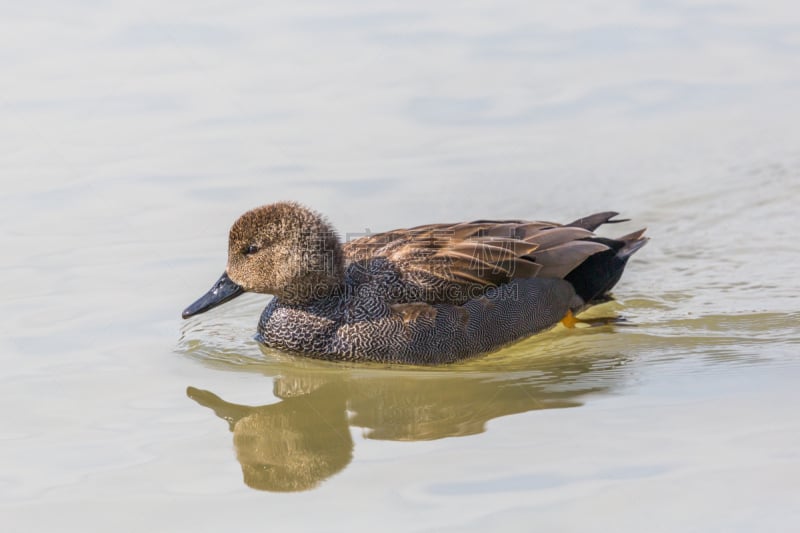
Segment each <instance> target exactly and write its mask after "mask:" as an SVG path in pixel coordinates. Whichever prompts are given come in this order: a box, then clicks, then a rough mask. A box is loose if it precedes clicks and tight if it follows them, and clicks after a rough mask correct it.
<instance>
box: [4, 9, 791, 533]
mask: <svg viewBox="0 0 800 533" xmlns="http://www.w3.org/2000/svg"><path fill="white" fill-rule="evenodd" d="M531 6H532V7H527V8H525V7H522V6H520V5H515V4H514V3H511V2H471V3H468V4H464V3H455V2H437V3H435V4H433V5H428V4H425V3H409V2H403V3H393V2H378V3H375V2H372V3H370V4H369V5H367V4H361V3H356V2H337V3H336V5H335V6H334V5H331V4H330V3H325V2H318V3H304V4H302V5H291V6H290V5H288V4H274V5H273V4H264V3H263V2H246V1H240V2H226V3H213V2H204V3H201V4H198V3H186V2H171V3H169V4H168V5H165V4H163V3H156V2H140V3H138V4H137V5H135V6H134V5H132V4H131V5H115V6H113V5H105V4H97V3H94V2H77V3H75V2H73V3H70V5H67V4H63V3H56V2H40V3H35V4H25V5H23V4H19V5H15V6H11V5H9V6H6V8H5V9H4V15H3V31H2V32H0V43H1V44H2V46H0V49H1V50H4V52H2V53H0V66H1V67H2V72H3V74H2V80H3V83H2V84H1V85H2V87H0V107H2V113H3V120H2V122H1V123H0V142H1V143H2V146H3V148H2V150H0V176H2V184H3V186H2V193H0V227H2V229H3V231H2V232H0V244H1V245H2V249H3V250H4V253H3V255H2V256H1V257H0V271H1V272H2V277H3V279H4V283H3V298H2V300H0V317H2V321H0V364H2V368H3V372H2V375H0V405H2V407H0V412H1V413H2V419H3V421H4V424H3V428H2V429H0V517H2V523H3V524H4V529H7V530H9V531H86V530H93V531H94V530H97V531H104V530H109V529H113V530H115V531H142V530H148V529H150V530H164V531H189V530H191V531H220V530H223V529H226V530H231V529H232V530H237V531H247V530H255V529H256V528H258V529H264V528H270V529H274V528H280V529H281V530H283V531H302V530H321V529H325V530H336V531H352V530H366V529H374V528H376V527H379V528H381V529H384V530H388V531H433V530H436V531H465V530H472V531H483V530H486V529H487V528H491V529H502V530H508V531H529V530H531V528H532V527H537V528H538V529H541V530H543V531H587V530H597V531H608V530H614V531H681V532H684V531H703V532H708V531H754V530H759V531H795V530H796V529H797V526H798V524H800V511H798V509H800V490H798V485H797V481H796V480H797V479H798V477H799V476H800V454H798V449H800V422H798V420H800V419H798V417H797V414H796V406H797V405H798V401H799V400H800V393H799V392H798V387H797V383H798V380H799V379H800V358H798V353H799V352H800V350H798V346H799V345H800V335H798V320H799V319H800V306H798V294H799V292H800V291H798V289H800V283H799V282H798V281H797V275H796V264H797V262H798V259H800V246H798V244H797V242H796V237H795V235H794V232H795V228H796V227H797V223H798V217H797V208H796V204H797V201H798V199H800V151H798V148H797V147H798V143H799V142H800V134H798V129H797V123H798V119H800V113H799V112H798V109H800V108H798V106H797V100H798V95H799V94H800V92H799V91H800V74H798V73H800V60H798V58H800V54H798V51H799V50H798V49H800V31H798V27H800V25H798V24H799V23H800V10H798V8H797V7H796V6H795V5H794V4H793V3H791V2H777V1H776V2H768V3H766V4H765V3H763V2H760V3H759V2H743V1H734V2H730V3H725V4H720V3H711V2H699V3H691V4H690V3H682V2H676V1H667V2H640V3H633V2H631V3H627V2H623V3H620V2H616V3H614V4H613V6H609V5H608V4H607V3H595V2H588V1H587V2H581V3H578V4H575V3H574V2H573V3H570V4H564V5H563V6H540V5H534V4H531ZM281 199H293V200H299V201H302V202H304V203H306V204H307V205H310V206H312V207H314V208H316V209H318V210H320V211H322V212H324V213H326V214H327V215H328V216H329V217H330V219H331V220H332V222H333V223H334V224H335V226H336V227H338V228H339V229H340V230H341V231H342V233H343V234H344V233H357V232H363V231H365V230H370V231H381V230H387V229H391V228H394V227H403V226H406V227H407V226H411V225H416V224H421V223H426V222H434V221H457V220H466V219H473V218H486V217H497V218H503V217H509V218H539V219H555V220H563V221H566V220H570V219H572V218H576V217H578V216H581V215H584V214H586V213H589V212H593V211H598V210H606V209H616V210H619V211H621V212H623V214H624V215H625V216H628V217H631V218H632V219H633V222H631V223H628V224H625V225H624V227H620V226H617V227H614V228H613V230H614V232H617V231H619V232H626V231H632V230H634V229H637V228H638V227H641V226H645V225H646V226H647V227H648V228H649V229H648V233H649V235H650V236H651V237H652V241H651V242H650V243H649V244H648V246H647V247H645V248H644V249H642V251H641V252H639V253H637V255H636V256H635V257H634V259H633V260H632V261H631V264H630V266H629V268H628V271H627V272H626V274H625V276H624V278H623V280H622V283H621V284H620V285H619V286H618V288H617V290H616V291H615V293H616V296H617V301H616V302H613V303H610V304H606V305H604V306H601V307H598V308H595V309H593V310H592V311H591V312H590V316H594V317H616V318H617V320H616V321H615V322H613V323H612V324H610V325H606V326H601V327H594V328H585V329H576V330H572V331H568V330H565V329H556V330H554V331H552V332H549V333H546V334H543V335H540V336H538V337H535V338H533V339H530V340H527V341H524V342H522V343H520V344H517V345H515V346H513V347H511V348H509V349H507V350H504V351H502V352H500V353H496V354H493V355H490V356H488V357H484V358H481V359H479V360H475V361H470V362H467V363H464V364H460V365H454V366H450V367H446V368H435V369H417V368H393V369H392V368H384V367H381V366H375V365H335V364H330V363H321V362H314V361H305V360H298V359H294V358H290V357H286V356H282V355H280V354H276V353H272V352H262V351H261V350H260V349H259V347H258V345H257V344H256V343H255V342H253V340H252V334H253V332H254V329H255V324H256V319H257V315H258V313H259V311H260V309H261V308H262V307H263V306H264V305H265V303H266V301H267V297H262V296H256V295H247V296H244V297H242V298H240V299H238V300H237V301H236V302H234V303H231V304H228V305H227V306H224V307H222V308H219V309H217V310H215V311H213V312H211V313H209V314H206V315H202V316H200V317H197V318H196V319H192V320H189V321H181V320H180V319H179V315H180V311H181V310H182V309H183V308H184V307H185V306H186V305H187V304H188V303H190V302H191V301H193V300H194V299H195V298H196V297H197V296H199V295H200V294H201V293H202V292H204V291H205V290H206V289H207V288H208V286H210V284H211V283H212V282H213V281H214V280H215V279H216V278H217V277H218V275H219V274H220V273H221V271H222V269H223V267H224V261H225V257H224V253H225V240H226V233H227V229H228V227H229V225H230V224H231V223H232V221H233V220H234V219H235V218H236V216H238V215H239V214H240V213H241V212H242V211H244V210H245V209H247V208H250V207H253V206H255V205H259V204H262V203H268V202H272V201H276V200H281Z"/></svg>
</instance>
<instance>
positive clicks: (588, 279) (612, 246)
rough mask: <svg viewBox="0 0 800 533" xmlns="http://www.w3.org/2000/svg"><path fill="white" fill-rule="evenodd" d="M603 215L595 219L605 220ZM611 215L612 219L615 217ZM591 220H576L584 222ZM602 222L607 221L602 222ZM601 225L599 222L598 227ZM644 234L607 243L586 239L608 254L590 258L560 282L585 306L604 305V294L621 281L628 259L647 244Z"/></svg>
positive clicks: (642, 230) (600, 239)
mask: <svg viewBox="0 0 800 533" xmlns="http://www.w3.org/2000/svg"><path fill="white" fill-rule="evenodd" d="M607 214H610V213H600V214H599V215H603V216H605V215H607ZM614 215H616V213H615V214H614ZM614 215H612V216H614ZM595 216H598V215H592V217H595ZM592 217H586V218H585V219H578V220H579V221H580V220H587V219H591V218H592ZM576 222H578V221H576ZM604 222H609V221H608V220H607V219H606V220H605V221H604ZM604 222H600V224H603V223H604ZM611 222H621V221H611ZM594 223H595V221H594V220H593V221H591V224H594ZM573 224H574V223H573ZM598 225H599V224H598ZM581 227H582V226H581ZM595 227H596V226H595ZM587 229H588V228H587ZM644 232H645V229H641V230H638V231H634V232H633V233H629V234H628V235H624V236H622V237H618V238H616V239H607V238H605V237H589V238H588V239H587V240H590V241H594V242H599V243H601V244H605V245H606V246H608V250H605V251H603V252H598V253H596V254H594V255H590V256H589V257H587V258H586V260H585V261H584V262H583V263H581V264H580V265H578V266H577V267H575V268H574V269H573V270H572V271H571V272H570V273H569V274H567V275H566V277H565V278H564V279H565V280H566V281H568V282H570V283H571V284H572V286H573V287H574V288H575V292H576V293H577V294H578V296H580V297H581V299H582V300H583V301H584V302H585V304H586V305H591V304H595V303H600V302H605V301H608V300H610V299H611V297H610V296H609V295H608V292H609V291H610V290H611V289H612V288H613V287H614V285H616V284H617V282H618V281H619V279H620V277H622V272H623V271H624V270H625V265H626V264H627V262H628V259H630V257H631V255H633V254H634V253H635V252H636V251H637V250H639V249H640V248H641V247H642V246H644V245H645V244H647V241H648V240H649V239H648V238H647V237H645V236H644Z"/></svg>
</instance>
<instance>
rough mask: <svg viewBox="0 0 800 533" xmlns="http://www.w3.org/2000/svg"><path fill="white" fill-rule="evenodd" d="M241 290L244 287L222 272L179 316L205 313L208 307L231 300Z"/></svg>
mask: <svg viewBox="0 0 800 533" xmlns="http://www.w3.org/2000/svg"><path fill="white" fill-rule="evenodd" d="M243 292H244V289H243V288H241V287H240V286H239V285H237V284H236V283H234V282H233V281H231V278H229V277H228V273H227V272H224V273H223V274H222V275H221V276H220V277H219V279H218V280H217V282H216V283H214V285H213V286H212V287H211V289H210V290H209V291H208V292H207V293H205V294H204V295H203V296H201V297H200V298H199V299H198V300H197V301H196V302H194V303H193V304H192V305H190V306H189V307H187V308H186V309H184V310H183V313H182V314H181V316H182V317H183V318H189V317H190V316H194V315H199V314H200V313H205V312H206V311H208V310H209V309H213V308H215V307H216V306H218V305H221V304H224V303H225V302H227V301H228V300H233V299H234V298H236V297H237V296H239V295H240V294H242V293H243Z"/></svg>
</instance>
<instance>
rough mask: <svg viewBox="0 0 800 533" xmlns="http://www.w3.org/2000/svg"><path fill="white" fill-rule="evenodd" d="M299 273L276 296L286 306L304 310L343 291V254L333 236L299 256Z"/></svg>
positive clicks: (309, 247) (330, 235)
mask: <svg viewBox="0 0 800 533" xmlns="http://www.w3.org/2000/svg"><path fill="white" fill-rule="evenodd" d="M303 267H304V268H302V269H301V273H300V274H299V275H297V276H294V277H293V279H292V280H291V282H290V283H289V284H287V285H286V286H285V287H284V290H282V291H280V294H276V296H277V297H278V298H279V299H280V301H281V303H284V304H286V305H297V306H304V305H309V304H311V303H313V302H315V301H318V300H323V299H326V298H330V297H332V296H335V295H337V294H339V293H340V291H342V289H343V287H344V253H343V252H342V246H341V244H340V243H339V239H338V238H337V237H336V234H335V233H333V232H330V233H328V234H327V235H326V236H325V237H324V238H323V239H321V240H319V242H317V243H312V245H310V246H308V247H307V251H304V252H303Z"/></svg>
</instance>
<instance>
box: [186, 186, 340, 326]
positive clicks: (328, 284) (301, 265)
mask: <svg viewBox="0 0 800 533" xmlns="http://www.w3.org/2000/svg"><path fill="white" fill-rule="evenodd" d="M343 272H344V266H343V255H342V249H341V245H340V244H339V238H338V236H337V235H336V233H335V232H334V231H333V229H332V228H331V226H330V224H329V223H328V222H327V221H326V220H325V219H324V218H323V217H322V216H321V215H320V214H318V213H316V212H314V211H312V210H310V209H308V208H305V207H303V206H301V205H299V204H296V203H294V202H281V203H276V204H270V205H265V206H262V207H258V208H256V209H253V210H251V211H248V212H247V213H245V214H243V215H242V216H241V217H239V219H238V220H237V221H236V222H234V224H233V226H232V227H231V231H230V234H229V237H228V265H227V267H226V269H225V272H224V273H223V274H222V276H221V277H220V278H219V279H218V280H217V282H216V283H214V285H213V286H212V287H211V289H210V290H209V291H208V292H207V293H206V294H205V295H203V296H202V297H200V298H199V299H198V300H197V301H196V302H194V303H193V304H191V305H190V306H189V307H187V308H186V309H185V310H184V311H183V314H182V316H183V318H189V317H190V316H193V315H197V314H200V313H204V312H205V311H208V310H209V309H212V308H214V307H216V306H218V305H220V304H222V303H225V302H227V301H229V300H232V299H233V298H235V297H237V296H239V295H240V294H242V293H244V292H248V291H250V292H259V293H264V294H272V295H275V296H276V297H278V298H280V299H281V301H282V302H284V303H288V304H292V303H295V304H303V303H306V302H310V301H313V300H316V299H319V298H322V297H325V296H327V295H329V294H330V293H331V292H332V291H334V290H336V288H338V287H339V286H341V284H342V279H343Z"/></svg>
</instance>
